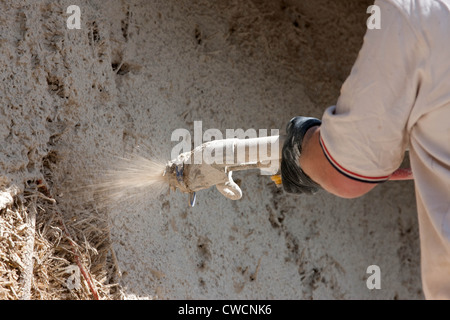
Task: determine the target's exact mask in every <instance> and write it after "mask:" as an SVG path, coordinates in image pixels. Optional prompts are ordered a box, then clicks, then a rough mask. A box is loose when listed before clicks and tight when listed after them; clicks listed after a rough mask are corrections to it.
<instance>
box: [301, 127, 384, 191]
mask: <svg viewBox="0 0 450 320" xmlns="http://www.w3.org/2000/svg"><path fill="white" fill-rule="evenodd" d="M302 150H303V152H302V154H301V156H300V159H299V163H300V167H301V168H302V169H303V171H304V172H305V173H306V174H307V175H308V176H309V177H310V178H311V179H312V180H314V181H315V182H316V183H318V184H319V185H320V186H321V187H322V188H323V189H325V190H326V191H328V192H330V193H332V194H334V195H336V196H338V197H341V198H348V199H350V198H357V197H360V196H362V195H364V194H366V193H367V192H369V191H370V190H372V189H373V188H374V187H375V186H376V185H377V184H375V183H366V182H360V181H357V180H354V179H351V178H348V177H346V176H345V175H343V174H342V173H340V172H339V171H337V170H336V169H335V168H334V167H333V166H332V165H331V163H330V162H329V161H328V159H327V158H326V156H325V154H324V153H323V150H322V146H321V145H320V126H315V127H312V128H310V129H309V130H308V131H307V132H306V134H305V136H304V139H303V143H302Z"/></svg>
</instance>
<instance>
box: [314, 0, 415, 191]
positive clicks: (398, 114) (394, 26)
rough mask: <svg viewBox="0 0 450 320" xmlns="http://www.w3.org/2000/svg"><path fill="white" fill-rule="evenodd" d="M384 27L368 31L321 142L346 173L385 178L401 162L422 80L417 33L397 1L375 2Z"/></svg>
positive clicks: (368, 178)
mask: <svg viewBox="0 0 450 320" xmlns="http://www.w3.org/2000/svg"><path fill="white" fill-rule="evenodd" d="M375 4H376V5H378V6H379V7H380V9H381V29H373V30H369V29H368V30H367V32H366V35H365V37H364V43H363V46H362V48H361V50H360V52H359V56H358V58H357V60H356V62H355V64H354V66H353V68H352V71H351V74H350V76H349V77H348V78H347V80H346V81H345V83H344V84H343V86H342V89H341V95H340V97H339V99H338V101H337V104H336V106H332V107H330V108H328V109H327V110H326V111H325V113H324V115H323V118H322V126H321V144H322V148H323V150H324V153H325V155H326V156H327V158H328V160H329V161H330V162H331V163H332V164H333V166H334V167H335V168H336V169H338V170H339V171H340V172H341V173H343V174H345V175H347V176H349V177H351V178H354V179H357V180H361V181H365V182H382V181H385V180H387V179H388V178H389V176H390V175H391V174H392V173H393V172H394V171H395V170H396V169H397V168H398V167H399V166H400V164H401V161H402V159H403V156H404V152H405V149H406V142H407V132H406V124H407V121H408V117H409V114H410V112H411V110H412V108H413V106H414V103H415V97H416V95H417V92H418V88H419V83H420V68H418V65H419V61H420V56H421V50H420V48H418V46H419V43H418V41H417V40H416V39H417V37H416V34H415V33H414V31H413V29H412V28H411V26H410V25H409V22H408V20H407V19H406V17H405V16H404V15H403V14H402V13H401V11H400V10H399V9H398V8H397V7H395V5H394V4H392V3H390V2H387V1H378V2H375Z"/></svg>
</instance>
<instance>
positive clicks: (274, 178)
mask: <svg viewBox="0 0 450 320" xmlns="http://www.w3.org/2000/svg"><path fill="white" fill-rule="evenodd" d="M270 179H272V181H273V182H275V184H276V185H277V186H279V185H281V183H282V182H281V175H275V176H271V177H270Z"/></svg>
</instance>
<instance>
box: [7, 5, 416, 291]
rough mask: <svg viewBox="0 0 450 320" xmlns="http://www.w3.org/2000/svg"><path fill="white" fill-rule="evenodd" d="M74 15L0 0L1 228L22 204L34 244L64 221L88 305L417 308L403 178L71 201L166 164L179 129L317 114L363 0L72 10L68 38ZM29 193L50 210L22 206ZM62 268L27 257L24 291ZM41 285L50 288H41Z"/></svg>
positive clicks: (335, 85)
mask: <svg viewBox="0 0 450 320" xmlns="http://www.w3.org/2000/svg"><path fill="white" fill-rule="evenodd" d="M72 4H75V3H71V2H70V1H64V0H61V1H45V0H42V1H28V0H18V1H13V2H10V1H8V2H2V3H1V4H0V9H1V10H0V23H1V24H2V27H3V31H2V35H1V36H0V50H1V52H0V60H1V63H0V66H1V69H2V70H1V81H0V85H1V92H2V95H1V96H0V102H1V108H0V113H1V117H0V122H1V126H0V130H1V131H0V134H1V137H2V141H4V142H3V143H2V144H1V150H0V170H1V171H0V175H1V176H2V180H1V181H2V183H1V185H2V190H3V191H7V190H8V189H7V188H8V187H11V186H16V187H17V188H18V189H19V191H18V194H17V195H16V196H15V197H16V202H15V204H14V201H13V203H11V202H8V203H9V204H8V205H6V207H5V208H4V209H2V211H1V213H2V215H1V217H2V219H6V218H5V217H6V214H7V213H8V212H9V211H7V210H10V211H11V212H16V211H15V210H16V209H17V208H20V205H19V203H18V202H17V199H19V197H20V194H22V195H23V196H24V198H23V203H24V204H25V208H23V210H22V211H20V210H19V209H17V212H19V213H20V212H27V211H26V208H28V210H30V209H29V208H34V207H35V208H37V209H36V211H37V217H36V219H37V222H36V226H37V227H36V228H37V229H38V231H39V232H41V231H42V229H40V228H44V227H45V226H52V228H50V227H48V228H47V229H46V230H54V231H55V235H54V236H55V237H56V236H57V234H56V233H58V232H59V233H60V235H61V236H62V233H63V232H62V231H58V230H62V227H61V226H60V225H58V224H55V225H53V224H52V223H53V222H52V223H50V222H49V221H48V220H46V219H49V218H50V217H53V219H54V220H53V221H59V220H58V219H57V218H58V217H60V216H62V217H63V221H65V223H66V227H67V229H69V231H70V232H71V238H74V239H75V240H77V241H78V243H79V246H80V248H83V250H82V252H81V251H80V255H81V254H88V257H87V258H86V259H84V260H83V259H81V260H82V262H83V265H84V266H85V267H86V269H87V271H89V272H90V274H91V275H92V277H93V278H94V279H93V285H94V286H95V285H97V286H98V287H99V286H100V284H102V285H103V287H102V288H103V289H101V290H100V289H99V290H98V294H99V295H100V297H101V298H110V297H119V298H136V297H140V298H159V299H177V298H181V299H184V298H194V299H196V298H208V299H230V298H235V299H246V298H250V299H264V298H269V299H354V298H361V299H395V298H399V299H416V298H421V297H422V294H421V291H420V272H419V243H418V230H417V221H416V211H415V206H414V203H415V201H414V196H413V194H414V192H413V191H414V190H413V185H412V183H410V182H396V183H386V184H384V185H381V186H379V187H377V188H376V189H375V190H374V191H373V192H371V193H370V194H369V195H367V196H365V197H363V198H361V199H357V200H342V199H338V198H335V197H333V196H330V195H327V194H325V193H320V194H318V195H317V196H314V197H297V196H290V195H286V194H285V193H284V192H283V191H282V190H280V189H277V188H276V187H275V185H274V184H273V183H272V182H271V181H270V179H268V178H267V177H263V176H258V175H256V174H254V173H253V172H241V173H237V174H236V175H235V177H236V178H239V179H240V180H241V188H242V190H243V193H244V195H243V198H242V199H241V200H239V201H230V200H227V199H225V198H224V197H222V196H221V195H220V194H219V193H218V192H217V190H215V189H214V188H212V189H210V190H205V191H202V192H199V193H198V196H197V204H196V207H194V208H192V209H190V208H189V207H188V202H187V199H186V195H184V194H180V193H166V192H163V193H161V194H159V195H156V192H155V191H154V190H153V189H152V188H145V187H144V188H140V189H141V190H142V191H141V193H140V195H139V197H135V198H133V199H127V198H126V197H122V195H121V194H118V195H117V196H116V197H115V200H114V201H113V202H110V203H106V204H102V205H100V204H99V202H101V201H100V200H101V199H99V198H98V196H97V195H96V194H95V193H94V192H90V191H89V190H90V189H89V188H86V189H85V190H83V192H80V188H81V189H83V188H82V187H83V186H90V185H95V184H98V183H101V177H102V176H103V174H104V173H105V171H108V170H111V169H113V168H115V166H116V164H117V163H116V160H115V159H117V157H127V156H128V155H129V154H136V147H137V146H144V148H143V149H144V150H145V151H144V152H143V153H141V154H140V156H144V158H146V159H151V160H154V161H157V162H162V163H165V162H166V161H167V160H170V152H171V148H172V147H173V145H174V143H173V142H172V141H171V140H170V138H171V133H172V132H173V131H174V130H175V129H177V128H185V129H188V130H192V128H193V122H194V121H197V120H201V121H203V128H205V129H207V128H217V129H219V130H221V131H222V132H225V130H226V129H227V128H243V129H247V128H256V129H259V128H267V129H271V128H276V129H283V128H284V127H285V125H286V123H287V122H288V121H289V120H290V118H291V117H293V116H295V115H310V116H315V117H321V115H322V113H323V110H324V109H325V108H326V107H327V106H329V105H331V104H333V103H335V101H336V99H337V97H338V94H339V89H340V86H341V84H342V82H343V81H344V80H345V78H346V77H347V75H348V73H349V72H350V68H351V66H352V64H353V62H354V60H355V58H356V55H357V52H358V50H359V48H360V46H361V43H362V37H363V34H364V32H365V20H366V19H367V14H366V9H367V7H368V6H369V5H370V4H371V3H368V2H367V1H357V0H355V1H347V2H345V3H336V2H335V1H325V0H321V1H314V2H311V1H300V0H286V1H278V0H277V1H263V0H252V1H247V2H242V1H215V2H210V1H197V0H196V1H166V0H164V1H150V2H149V1H119V0H114V1H113V0H111V1H108V3H104V2H102V1H77V3H76V4H77V5H78V6H80V8H81V9H82V15H81V17H82V23H81V29H80V30H68V29H67V28H66V25H65V24H66V18H67V14H65V11H66V8H67V7H68V6H69V5H72ZM43 181H44V182H45V187H43V186H42V185H41V184H39V182H43ZM117 181H119V180H117ZM118 187H119V189H120V186H118ZM9 190H11V189H9ZM27 190H28V191H27ZM30 190H35V191H37V192H38V193H27V192H30ZM75 190H76V192H75ZM33 194H39V195H45V194H46V197H47V198H50V199H54V200H55V201H56V204H54V203H52V202H51V201H47V200H45V199H44V198H42V197H39V198H33V197H31V198H25V196H28V195H33ZM155 195H156V197H155ZM30 199H36V200H35V202H30V201H31V200H30ZM381 199H382V201H381ZM33 201H34V200H33ZM33 203H35V204H36V206H33V205H32V204H33ZM27 204H29V206H28V207H27V206H26V205H27ZM55 206H56V207H55ZM39 208H42V210H41V209H39ZM10 214H11V217H12V216H13V215H12V213H10ZM40 219H43V220H40ZM11 221H12V220H11ZM14 221H16V220H14ZM17 221H19V220H17ZM96 226H97V227H98V228H97V229H98V230H97V229H96ZM99 230H100V231H99ZM102 230H103V231H102ZM105 230H107V231H105ZM39 232H38V234H39ZM47 232H50V231H47ZM18 235H19V236H20V237H22V236H23V235H20V234H18ZM83 235H84V236H83ZM86 235H88V237H85V236H86ZM3 237H6V236H5V233H3ZM23 238H24V237H23ZM17 239H18V238H14V239H12V240H11V241H12V242H14V241H18V240H17ZM24 239H25V238H24ZM63 239H65V241H66V242H67V237H65V238H63ZM83 239H89V240H90V242H89V246H86V245H85V241H84V240H83ZM2 243H6V242H5V241H3V240H2ZM36 243H37V244H41V242H39V241H37V242H36ZM42 243H44V242H42ZM51 245H52V242H51V241H50V242H49V247H50V248H51ZM8 246H9V245H8ZM42 246H43V245H42ZM69 247H70V246H69V244H68V248H69ZM2 248H3V247H2ZM37 249H38V247H37V245H36V246H35V250H37ZM2 250H3V249H2ZM8 250H10V251H11V250H12V247H11V246H9V247H7V246H6V245H5V248H4V251H2V253H6V252H9V251H8ZM75 253H76V252H75ZM19 256H20V255H19ZM38 256H39V255H38ZM74 256H76V254H72V255H67V256H65V257H64V258H65V261H66V262H65V264H63V265H55V266H54V268H53V269H49V270H47V271H52V272H47V273H45V272H44V271H45V270H41V269H39V268H40V266H41V265H39V263H35V264H34V268H35V270H34V275H35V283H42V287H39V288H34V287H32V288H31V295H32V297H34V298H39V297H45V295H43V292H44V291H45V290H46V289H45V288H51V287H52V285H53V284H52V283H53V282H52V281H50V280H51V277H52V276H55V274H56V272H57V270H61V268H67V267H70V266H71V265H74V264H76V263H75V258H74ZM2 259H3V258H2ZM5 259H6V258H5ZM35 261H37V260H35ZM373 264H376V265H378V266H380V269H381V276H382V283H381V289H380V290H376V289H375V290H369V289H368V288H367V286H366V279H367V277H368V274H367V273H366V270H367V267H368V266H370V265H373ZM11 265H12V266H11ZM5 268H13V269H14V268H15V269H14V272H12V271H11V270H9V269H8V270H6V271H8V272H6V271H5V272H3V273H2V275H1V277H2V278H1V283H0V285H1V288H2V291H1V292H2V294H4V295H5V297H11V298H15V297H14V294H13V293H12V291H11V285H9V286H8V285H4V283H6V282H7V281H9V282H11V283H13V282H14V281H16V280H17V281H18V282H20V281H19V280H21V279H22V278H25V277H23V276H22V273H23V272H21V270H22V269H21V266H20V264H19V263H16V265H14V264H13V263H12V264H5ZM58 268H60V269H58ZM10 271H11V272H10ZM60 273H62V275H61V279H65V278H67V277H69V275H68V274H64V273H63V272H61V271H60ZM12 274H16V276H17V279H14V278H11V279H8V276H6V275H12ZM44 274H46V275H47V278H50V280H49V281H47V282H45V281H41V280H40V279H41V278H44ZM11 277H12V276H11ZM64 277H65V278H64ZM64 281H65V280H64ZM2 283H3V284H2ZM115 283H117V284H119V286H114V288H112V287H111V288H110V287H107V285H108V284H115ZM83 286H86V285H85V284H83ZM19 287H20V286H19ZM86 287H87V286H86ZM63 289H64V290H65V291H63V292H64V294H60V295H59V297H60V298H92V296H93V295H92V292H91V290H89V288H87V289H86V288H84V287H83V288H82V289H72V290H69V289H68V288H65V287H64V288H63ZM77 290H78V291H77ZM83 290H84V291H85V295H82V294H81V293H82V291H83ZM117 292H119V293H120V294H119V295H117ZM39 293H40V294H41V296H39ZM17 296H19V293H18V294H17ZM52 297H55V296H52ZM57 297H58V296H57Z"/></svg>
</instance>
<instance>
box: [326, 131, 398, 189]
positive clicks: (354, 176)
mask: <svg viewBox="0 0 450 320" xmlns="http://www.w3.org/2000/svg"><path fill="white" fill-rule="evenodd" d="M320 146H321V147H322V151H323V153H324V154H325V157H326V158H327V159H328V161H329V162H330V164H331V165H332V166H333V167H334V168H335V169H336V170H337V171H339V172H340V173H341V174H343V175H344V176H346V177H348V178H350V179H353V180H357V181H360V182H366V183H381V182H385V181H387V180H389V177H390V176H391V175H388V176H380V177H369V176H364V175H361V174H358V173H355V172H352V171H350V170H347V169H345V168H344V166H342V165H341V164H339V163H338V162H337V161H336V160H335V159H334V158H333V156H332V155H331V154H330V152H329V151H328V149H327V147H326V145H325V142H324V141H323V139H322V136H320Z"/></svg>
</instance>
